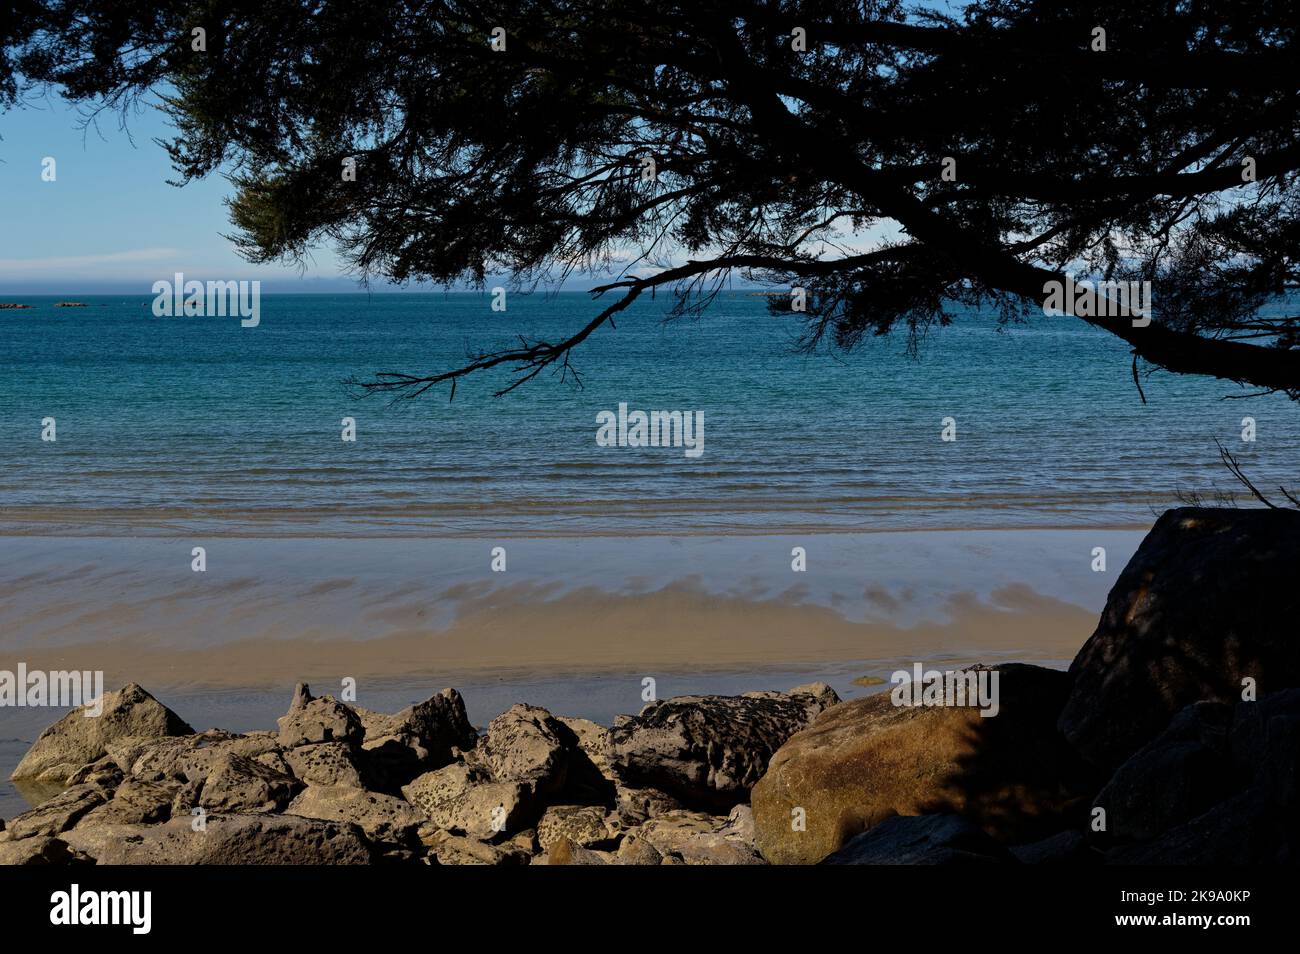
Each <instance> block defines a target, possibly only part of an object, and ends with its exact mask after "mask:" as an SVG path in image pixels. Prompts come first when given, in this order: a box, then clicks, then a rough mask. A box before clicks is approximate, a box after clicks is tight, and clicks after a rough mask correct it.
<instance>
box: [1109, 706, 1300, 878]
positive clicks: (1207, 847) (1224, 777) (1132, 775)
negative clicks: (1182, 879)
mask: <svg viewBox="0 0 1300 954" xmlns="http://www.w3.org/2000/svg"><path fill="white" fill-rule="evenodd" d="M1225 726H1226V727H1227V728H1226V732H1225ZM1297 764H1300V689H1289V690H1287V691H1285V692H1280V693H1274V694H1272V695H1269V696H1264V697H1262V698H1261V699H1260V700H1259V701H1258V702H1242V703H1239V704H1238V705H1237V706H1235V707H1234V708H1233V709H1232V711H1231V713H1230V714H1227V713H1226V712H1225V708H1224V707H1223V706H1220V705H1218V704H1217V703H1198V704H1196V705H1193V706H1189V707H1188V708H1187V709H1184V710H1183V711H1182V712H1180V713H1179V714H1178V715H1177V716H1175V717H1174V719H1173V720H1172V721H1171V722H1170V724H1169V727H1168V728H1167V729H1166V730H1165V732H1164V733H1162V734H1161V735H1160V736H1159V737H1158V738H1157V739H1156V740H1155V741H1153V742H1152V743H1150V744H1149V745H1147V746H1145V747H1143V748H1142V749H1141V750H1139V751H1138V752H1137V753H1136V754H1135V755H1133V756H1132V757H1131V758H1130V759H1128V760H1127V761H1126V762H1125V763H1124V764H1123V765H1122V766H1121V767H1120V769H1119V770H1118V771H1117V772H1116V775H1115V778H1114V779H1112V780H1111V782H1110V783H1109V784H1108V785H1107V791H1106V792H1104V793H1103V794H1110V793H1117V794H1115V795H1111V799H1112V802H1113V804H1112V807H1111V808H1110V811H1109V813H1108V816H1107V820H1108V823H1109V824H1108V827H1109V828H1110V832H1109V834H1110V835H1111V836H1112V837H1111V839H1110V843H1111V845H1112V847H1111V849H1110V850H1109V851H1108V852H1107V853H1106V861H1107V863H1109V864H1143V865H1145V864H1162V865H1173V864H1196V865H1247V864H1249V865H1260V864H1294V863H1295V862H1296V861H1297V860H1300V826H1297V825H1296V823H1295V818H1296V809H1297V805H1296V779H1295V776H1296V771H1297V768H1296V767H1297ZM1102 797H1103V796H1102V795H1099V796H1098V802H1101V801H1102ZM1158 798H1164V799H1168V804H1167V805H1165V804H1155V805H1153V804H1149V803H1148V802H1146V801H1144V799H1158ZM1216 800H1217V804H1210V803H1213V802H1215V801H1216ZM1116 813H1118V815H1117V816H1116V817H1114V818H1113V820H1112V817H1111V816H1112V815H1116ZM1193 814H1195V817H1192V818H1189V817H1188V816H1190V815H1193ZM1126 838H1127V839H1139V840H1137V841H1136V842H1135V843H1133V844H1124V843H1123V841H1124V840H1125V839H1126ZM1099 840H1102V841H1103V843H1105V841H1104V840H1103V839H1099Z"/></svg>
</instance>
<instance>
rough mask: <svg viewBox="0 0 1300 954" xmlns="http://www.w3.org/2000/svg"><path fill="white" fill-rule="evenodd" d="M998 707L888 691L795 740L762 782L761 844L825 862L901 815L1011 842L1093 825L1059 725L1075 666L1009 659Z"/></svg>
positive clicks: (771, 857)
mask: <svg viewBox="0 0 1300 954" xmlns="http://www.w3.org/2000/svg"><path fill="white" fill-rule="evenodd" d="M996 672H997V673H998V704H999V709H998V712H997V714H996V715H993V716H989V717H982V716H981V715H980V712H979V710H978V709H976V708H974V707H959V706H907V705H894V703H893V700H892V698H891V693H880V694H878V695H873V696H867V697H865V698H861V699H855V700H853V701H851V702H846V703H842V704H841V705H838V706H835V707H833V708H831V709H828V710H827V711H826V712H824V713H823V714H822V715H821V716H819V717H818V718H817V720H816V721H815V722H814V723H813V724H812V725H811V726H810V727H809V728H807V729H804V730H803V731H801V732H799V733H797V734H795V735H793V736H791V738H790V739H789V741H787V742H786V743H785V745H783V746H782V747H781V748H780V750H779V751H778V752H777V753H776V755H775V756H773V758H772V760H771V764H770V765H769V766H768V771H767V774H766V775H765V776H764V777H763V779H762V780H761V781H760V782H759V783H758V784H757V785H756V786H754V790H753V793H752V799H751V801H752V804H753V808H754V820H755V824H756V827H757V841H758V848H759V850H760V851H761V852H762V854H763V857H764V858H766V859H767V860H768V861H770V862H772V863H774V864H814V863H816V862H818V861H820V860H821V859H823V858H825V857H826V856H827V855H829V854H830V853H831V852H833V851H835V850H836V849H838V848H839V847H840V846H842V845H844V844H845V843H846V842H847V841H848V840H849V839H851V838H853V837H854V836H855V835H857V834H859V833H860V832H864V831H867V830H868V829H870V828H873V827H874V826H876V825H878V824H880V823H881V822H883V821H884V820H885V819H886V818H889V817H890V816H892V815H922V814H930V813H949V814H958V815H962V816H963V817H965V818H967V819H968V820H969V821H971V822H972V823H973V824H975V825H976V826H978V827H980V828H982V829H984V830H985V831H987V832H988V833H989V834H990V835H993V836H994V837H996V838H997V839H998V840H999V841H1002V842H1004V843H1009V844H1014V843H1017V842H1021V841H1033V840H1036V839H1039V838H1043V837H1046V836H1048V835H1051V834H1054V833H1055V832H1056V831H1058V830H1060V829H1062V828H1065V827H1068V826H1069V825H1071V824H1076V825H1078V826H1080V827H1081V826H1082V824H1083V823H1084V815H1085V811H1086V808H1087V804H1088V800H1089V799H1090V798H1091V796H1092V794H1093V792H1095V790H1096V785H1095V783H1094V781H1093V780H1092V779H1091V778H1090V776H1089V775H1088V773H1087V772H1085V771H1084V770H1083V767H1082V766H1081V765H1080V764H1079V762H1078V759H1077V756H1076V755H1075V754H1074V752H1073V751H1072V750H1071V749H1070V747H1069V745H1068V744H1067V743H1066V742H1065V740H1064V738H1063V737H1062V736H1061V734H1060V733H1059V732H1058V731H1057V729H1056V718H1057V715H1058V713H1059V712H1060V707H1061V705H1062V703H1063V702H1064V700H1065V697H1066V694H1067V693H1068V691H1069V678H1068V677H1067V676H1066V674H1065V673H1063V672H1058V671H1056V670H1051V669H1044V668H1041V667H1038V666H1026V665H1018V664H1015V665H1004V666H999V667H996Z"/></svg>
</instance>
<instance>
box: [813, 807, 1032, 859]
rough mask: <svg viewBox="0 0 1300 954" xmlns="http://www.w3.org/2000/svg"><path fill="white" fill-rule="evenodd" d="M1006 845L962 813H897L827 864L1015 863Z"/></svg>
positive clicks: (859, 837)
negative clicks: (1001, 843)
mask: <svg viewBox="0 0 1300 954" xmlns="http://www.w3.org/2000/svg"><path fill="white" fill-rule="evenodd" d="M1015 860H1016V859H1015V858H1014V857H1013V856H1012V855H1011V853H1010V852H1009V851H1007V849H1006V848H1004V847H1003V846H1002V845H1000V844H998V843H997V842H996V841H994V840H993V839H992V838H990V837H989V836H988V835H986V834H985V833H984V831H983V830H982V829H981V828H980V827H979V826H977V825H974V824H972V823H971V822H970V821H968V820H967V819H965V818H962V817H961V816H960V815H915V816H903V815H895V816H894V817H893V818H887V819H885V821H883V822H881V823H880V824H879V825H877V826H876V827H875V828H872V829H871V830H870V831H867V832H863V833H862V834H860V835H857V836H855V837H854V838H853V839H851V840H850V841H849V843H848V844H846V845H845V846H844V847H843V848H841V849H840V850H839V851H837V852H835V853H834V854H833V855H831V856H830V857H828V858H826V859H825V860H824V861H823V862H822V864H825V865H961V864H1014V863H1015Z"/></svg>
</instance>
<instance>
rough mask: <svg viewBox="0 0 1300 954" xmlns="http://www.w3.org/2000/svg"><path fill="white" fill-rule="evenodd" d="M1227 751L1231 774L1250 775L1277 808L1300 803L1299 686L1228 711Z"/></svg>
mask: <svg viewBox="0 0 1300 954" xmlns="http://www.w3.org/2000/svg"><path fill="white" fill-rule="evenodd" d="M1228 752H1229V757H1230V758H1231V760H1232V764H1233V771H1234V774H1238V775H1245V776H1247V777H1249V778H1250V784H1251V785H1253V786H1258V787H1261V788H1263V790H1264V791H1265V792H1266V793H1267V799H1268V801H1269V802H1270V803H1271V804H1272V805H1275V806H1277V807H1279V808H1283V809H1287V810H1291V811H1294V810H1295V809H1296V808H1297V806H1298V805H1300V793H1298V791H1297V789H1298V785H1297V773H1300V689H1288V690H1286V691H1285V692H1276V693H1271V694H1269V695H1267V696H1265V697H1263V698H1261V699H1260V700H1259V701H1258V702H1243V703H1240V704H1238V705H1237V706H1236V708H1234V709H1233V712H1232V725H1231V727H1230V729H1229V735H1228Z"/></svg>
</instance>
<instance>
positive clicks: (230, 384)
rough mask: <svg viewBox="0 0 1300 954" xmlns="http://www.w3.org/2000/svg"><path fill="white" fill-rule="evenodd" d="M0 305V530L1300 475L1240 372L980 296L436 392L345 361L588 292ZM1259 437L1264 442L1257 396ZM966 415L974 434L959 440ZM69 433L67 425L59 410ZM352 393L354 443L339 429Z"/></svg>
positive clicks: (587, 311) (1195, 483)
mask: <svg viewBox="0 0 1300 954" xmlns="http://www.w3.org/2000/svg"><path fill="white" fill-rule="evenodd" d="M6 300H10V301H21V302H27V303H30V304H32V305H33V306H35V307H33V308H31V309H30V310H22V311H17V310H15V311H0V322H3V326H4V328H3V331H4V333H3V334H2V335H0V438H2V440H0V455H2V456H0V465H2V466H0V533H8V534H13V533H42V534H47V533H55V534H116V533H134V534H140V533H143V534H149V533H174V532H178V531H188V530H194V529H200V530H203V531H204V532H207V533H224V532H229V533H237V534H244V535H257V534H262V533H267V534H299V533H301V534H358V535H373V534H380V533H384V534H388V533H411V534H420V535H448V536H466V535H477V534H492V533H503V532H509V533H515V534H530V533H531V534H561V535H563V534H577V533H582V534H593V533H594V534H612V535H627V534H690V533H751V532H771V533H780V532H789V531H792V530H800V531H806V530H822V531H869V530H883V529H909V528H923V529H924V528H957V527H1040V526H1053V527H1084V526H1141V525H1146V524H1149V523H1150V521H1151V519H1152V508H1157V509H1159V508H1163V507H1165V506H1167V505H1169V504H1170V503H1171V502H1173V500H1174V494H1175V491H1176V490H1177V488H1179V487H1183V488H1189V487H1194V488H1199V489H1201V490H1205V489H1208V488H1209V487H1211V486H1214V485H1217V486H1220V487H1224V488H1227V487H1230V486H1232V483H1231V479H1230V478H1229V477H1228V475H1227V474H1226V472H1224V471H1223V470H1222V468H1221V466H1220V465H1219V463H1218V460H1217V454H1216V451H1215V448H1214V444H1213V438H1215V437H1218V438H1219V439H1220V440H1222V441H1224V442H1225V444H1227V445H1228V446H1229V447H1230V448H1233V449H1235V450H1237V451H1239V452H1240V456H1241V457H1242V459H1243V461H1244V463H1245V464H1246V466H1247V469H1248V472H1249V473H1251V474H1252V475H1253V476H1254V477H1255V478H1256V481H1257V483H1258V484H1259V485H1260V486H1268V487H1272V486H1276V485H1277V484H1278V483H1279V482H1287V483H1295V482H1297V481H1298V480H1300V467H1297V466H1296V464H1297V462H1300V453H1298V452H1300V409H1297V408H1296V407H1295V406H1294V405H1293V404H1291V403H1290V402H1288V401H1286V400H1285V399H1283V398H1280V397H1276V396H1274V397H1267V398H1251V399H1248V400H1223V397H1224V396H1225V395H1230V394H1241V393H1243V392H1241V391H1239V390H1237V389H1235V388H1234V386H1232V385H1230V384H1227V383H1224V382H1216V381H1207V380H1199V379H1187V378H1178V377H1174V376H1170V375H1158V376H1156V377H1154V378H1152V379H1150V380H1148V381H1147V382H1146V383H1145V388H1146V394H1147V397H1148V400H1149V402H1150V403H1149V404H1147V405H1145V406H1144V405H1143V404H1142V402H1141V400H1140V399H1139V397H1138V394H1137V391H1136V389H1135V388H1134V385H1133V382H1132V379H1131V376H1130V370H1129V358H1128V355H1127V353H1126V349H1125V347H1124V345H1123V344H1122V343H1121V342H1119V341H1117V340H1115V339H1113V338H1111V337H1109V336H1106V335H1104V334H1101V333H1098V332H1095V331H1091V330H1089V329H1087V328H1086V327H1083V326H1082V325H1081V324H1080V323H1078V322H1076V321H1072V320H1070V319H1062V318H1041V319H1036V320H1035V321H1034V322H1033V324H1031V325H1029V326H1024V327H1015V328H1011V329H1009V330H1005V331H999V330H998V329H997V326H996V323H995V322H994V321H993V320H992V319H991V318H989V317H987V316H979V315H975V314H968V315H965V316H964V317H962V318H961V319H959V321H958V322H957V324H956V325H955V326H954V327H951V328H946V329H939V330H937V331H936V332H935V333H934V334H933V336H932V337H931V339H930V340H929V341H928V342H927V343H926V346H925V347H924V349H923V352H922V355H921V358H920V360H919V361H918V360H915V359H913V358H911V357H908V356H906V355H905V354H904V353H903V351H904V347H903V346H904V342H903V340H902V339H901V338H893V339H883V340H877V341H873V342H871V343H870V344H869V345H868V346H867V347H866V348H865V349H864V350H862V351H861V352H859V353H856V354H853V355H850V356H847V357H838V358H837V357H834V356H830V355H818V356H814V357H807V356H802V355H798V354H795V353H793V351H792V346H793V341H794V339H795V337H796V334H797V331H798V327H797V325H796V324H795V323H794V322H792V321H790V320H786V319H777V318H774V317H772V316H770V315H769V314H768V313H767V311H766V309H765V306H764V302H763V299H762V298H761V297H758V296H757V295H755V294H752V293H748V292H735V293H731V294H728V295H725V296H723V297H722V298H720V299H719V300H718V301H717V302H716V303H715V304H714V306H713V307H712V308H711V309H710V310H709V311H708V312H707V313H706V314H705V316H704V317H703V318H702V319H700V320H698V321H693V320H682V321H679V322H675V323H670V324H667V325H665V324H664V323H663V321H662V319H663V317H664V314H665V309H666V307H667V301H666V300H665V299H662V298H661V299H660V300H659V301H658V302H654V301H644V302H642V303H638V304H637V305H636V306H634V307H633V308H632V309H630V310H629V311H628V312H627V313H625V314H624V315H623V316H622V317H621V319H620V320H619V322H618V328H617V330H608V329H606V330H602V331H600V332H598V333H597V334H596V335H595V336H594V337H593V338H592V339H590V340H589V341H588V342H587V343H586V345H584V346H583V347H582V348H581V349H580V350H579V351H578V352H577V353H576V355H575V362H576V364H577V366H578V368H579V369H580V370H581V371H582V372H584V374H583V383H584V385H585V387H583V388H582V389H575V388H573V387H571V386H570V385H568V384H562V383H560V382H559V381H558V380H557V379H553V378H551V377H549V376H548V375H547V374H543V375H542V376H541V377H539V378H538V379H536V380H534V381H533V382H532V383H530V384H528V385H525V386H524V387H523V388H522V389H521V390H519V391H516V392H515V393H512V394H509V395H507V396H505V397H503V398H493V397H492V396H491V393H492V390H494V389H495V388H497V387H500V386H501V385H502V384H503V383H505V382H506V380H508V378H507V377H506V376H504V375H496V376H495V377H493V376H485V377H483V378H481V379H474V378H471V379H469V380H466V381H464V382H462V384H461V385H460V387H459V388H458V390H457V395H456V399H455V401H454V402H453V403H449V402H448V401H447V398H446V392H445V390H444V391H443V392H441V393H437V394H433V393H431V394H429V395H426V396H425V397H424V398H423V399H421V400H419V401H417V402H403V403H400V404H398V405H396V406H393V405H390V403H389V401H388V399H387V398H385V397H370V398H366V399H360V400H358V399H356V398H354V397H352V396H349V395H348V394H347V393H346V390H345V389H344V388H343V386H342V384H341V382H342V381H343V379H345V378H348V377H351V376H358V377H362V378H366V377H368V376H370V375H372V374H373V373H374V372H377V371H385V370H391V371H407V372H432V371H439V370H445V369H448V368H451V367H454V366H458V365H459V364H460V363H463V362H464V361H465V358H466V355H467V353H468V352H470V351H473V350H477V349H481V348H489V347H492V346H495V345H500V344H506V343H509V340H510V338H511V336H512V335H513V334H515V333H524V334H528V335H535V336H545V337H549V338H551V339H557V338H559V337H561V336H563V335H564V334H566V333H567V332H570V331H572V330H574V329H576V328H577V327H578V326H579V325H580V324H581V323H582V322H584V321H585V320H587V318H588V317H589V316H591V315H592V314H594V313H595V310H596V309H597V308H598V307H599V305H596V304H593V303H592V302H591V300H590V298H589V296H587V295H585V294H582V293H565V294H560V295H552V296H546V295H541V294H536V295H531V296H529V295H522V294H512V295H511V296H510V298H509V309H508V311H507V312H506V313H504V314H502V313H495V312H493V311H491V309H490V307H489V305H490V298H489V296H487V295H478V294H450V295H444V294H440V293H432V294H376V295H373V296H367V295H364V294H352V295H267V296H263V298H262V303H261V310H262V314H261V324H260V326H259V327H256V328H248V329H245V328H241V327H240V325H239V321H238V319H235V318H155V317H153V315H152V313H151V311H150V307H149V305H150V302H151V300H152V299H151V297H150V296H146V295H141V296H138V297H122V296H91V297H86V298H79V299H77V300H80V301H85V302H86V303H87V305H88V307H85V308H55V307H54V302H55V301H56V300H58V299H55V298H52V297H46V298H41V297H21V296H20V297H13V298H6ZM619 402H627V403H628V405H629V406H630V407H631V408H632V409H638V408H640V409H644V410H652V409H660V410H692V411H694V410H699V411H703V412H704V416H705V452H704V454H703V456H702V457H700V458H698V459H688V458H686V457H685V456H684V454H683V453H682V451H681V450H680V449H662V448H621V449H620V448H602V447H598V446H597V444H596V440H595V434H596V415H597V413H598V412H600V411H602V410H614V409H616V408H617V406H618V404H619ZM1246 415H1251V416H1253V417H1255V418H1256V420H1257V422H1258V433H1259V438H1258V441H1257V442H1256V443H1254V444H1243V443H1241V435H1240V431H1241V419H1242V417H1243V416H1246ZM947 416H952V417H954V418H955V419H956V420H957V428H958V440H957V441H956V442H955V443H945V442H943V441H941V440H940V430H941V421H942V419H943V418H945V417H947ZM45 417H54V418H55V419H56V420H57V428H58V432H57V433H58V440H57V442H56V443H44V442H42V441H41V440H40V430H41V420H42V418H45ZM343 417H355V418H356V420H357V428H358V439H357V441H356V443H344V442H343V441H341V440H340V420H341V418H343Z"/></svg>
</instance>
